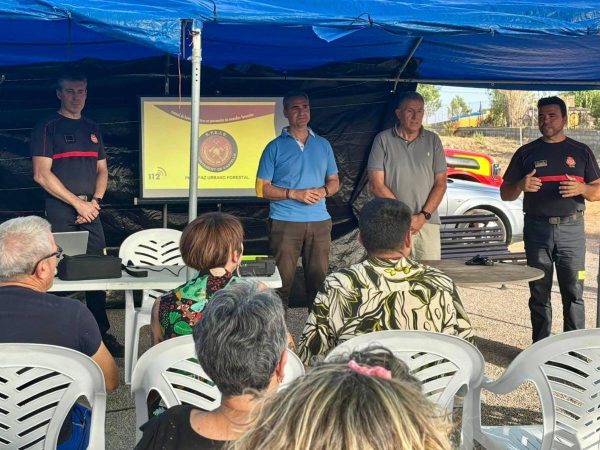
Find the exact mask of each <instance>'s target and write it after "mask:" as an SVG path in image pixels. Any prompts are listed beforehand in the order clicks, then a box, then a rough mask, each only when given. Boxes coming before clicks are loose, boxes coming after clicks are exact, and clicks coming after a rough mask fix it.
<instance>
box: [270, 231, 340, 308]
mask: <svg viewBox="0 0 600 450" xmlns="http://www.w3.org/2000/svg"><path fill="white" fill-rule="evenodd" d="M269 224H270V227H269V228H270V230H269V242H270V245H271V252H272V253H273V255H274V256H275V262H276V263H277V269H278V270H279V275H281V284H282V287H281V289H280V290H279V295H280V296H281V300H282V302H283V305H284V307H285V308H286V309H287V306H288V303H289V295H290V289H291V287H292V283H293V281H294V275H295V273H296V266H297V264H298V258H299V257H300V256H302V267H303V269H304V280H305V282H306V285H305V289H306V298H307V299H308V302H309V307H311V306H312V303H313V302H314V299H315V297H316V295H317V292H318V291H319V289H321V287H322V285H323V281H324V280H325V276H326V275H327V270H328V269H329V250H330V248H331V220H330V219H329V220H323V221H318V222H288V221H283V220H274V219H271V220H269Z"/></svg>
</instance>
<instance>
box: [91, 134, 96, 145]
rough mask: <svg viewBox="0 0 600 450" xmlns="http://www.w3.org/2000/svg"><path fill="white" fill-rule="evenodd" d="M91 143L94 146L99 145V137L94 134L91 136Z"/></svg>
mask: <svg viewBox="0 0 600 450" xmlns="http://www.w3.org/2000/svg"><path fill="white" fill-rule="evenodd" d="M90 141H92V142H93V143H94V144H97V143H98V136H96V135H95V134H94V133H92V134H90Z"/></svg>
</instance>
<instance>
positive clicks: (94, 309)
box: [46, 197, 110, 336]
mask: <svg viewBox="0 0 600 450" xmlns="http://www.w3.org/2000/svg"><path fill="white" fill-rule="evenodd" d="M46 217H47V218H48V221H49V222H50V224H51V225H52V231H54V232H57V231H59V232H60V231H89V233H90V235H89V238H88V245H87V253H88V254H96V255H98V254H102V253H103V252H104V248H105V247H106V240H105V239H104V230H103V228H102V222H100V216H98V217H96V219H95V220H94V221H93V222H91V223H85V224H82V225H79V224H76V223H75V219H76V218H77V211H75V209H73V207H71V206H70V205H67V204H66V203H64V202H62V201H60V200H58V199H56V198H54V197H52V198H47V199H46ZM85 300H86V304H87V307H88V309H89V310H90V311H91V313H92V315H93V316H94V318H95V319H96V322H97V323H98V328H100V333H101V334H102V336H104V335H105V334H106V332H107V331H108V329H109V328H110V323H109V322H108V316H107V315H106V292H105V291H88V292H86V293H85Z"/></svg>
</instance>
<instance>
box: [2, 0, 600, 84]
mask: <svg viewBox="0 0 600 450" xmlns="http://www.w3.org/2000/svg"><path fill="white" fill-rule="evenodd" d="M181 19H192V20H194V23H195V27H196V28H197V29H199V30H201V31H202V52H203V56H202V59H203V61H202V62H203V64H205V65H209V66H211V67H215V68H222V67H225V66H227V65H229V64H244V63H253V64H260V65H264V66H267V67H272V68H273V69H275V70H279V71H289V70H294V69H303V68H314V67H319V66H322V65H325V64H329V63H333V62H340V61H351V60H356V59H368V58H389V57H402V56H408V55H409V54H411V51H412V50H415V51H414V54H413V55H412V57H413V58H415V59H416V60H418V61H420V66H419V76H418V81H419V82H437V83H439V82H444V83H452V84H465V85H480V84H484V85H486V84H487V85H490V84H491V83H494V85H495V86H512V85H515V86H519V87H531V86H532V85H536V86H539V84H540V83H544V84H545V85H547V86H548V89H553V88H560V87H562V86H569V87H574V88H577V87H582V86H597V84H598V80H597V74H598V73H600V70H599V69H600V58H598V56H600V36H599V32H600V8H599V5H598V4H597V2H595V1H591V0H588V1H571V2H562V1H551V0H541V1H532V0H506V1H503V2H501V3H499V2H496V1H495V0H433V1H428V2H422V1H418V0H409V1H394V0H361V1H359V0H345V1H343V2H323V1H321V0H300V1H297V2H294V3H293V5H289V4H288V2H282V1H281V0H267V1H260V2H257V1H253V0H227V1H225V0H216V1H206V0H141V1H139V2H123V1H122V0H71V1H59V0H43V1H42V0H5V1H3V2H2V4H0V64H1V65H16V64H28V63H33V62H42V61H65V60H76V59H79V58H82V57H95V58H103V59H112V60H114V59H133V58H143V57H146V56H150V55H153V54H158V53H161V52H162V53H170V54H173V55H176V54H179V53H180V48H181V47H180V42H181V36H182V31H181V22H180V21H181ZM419 38H422V41H420V40H419ZM417 43H419V45H418V46H417ZM415 47H416V49H415Z"/></svg>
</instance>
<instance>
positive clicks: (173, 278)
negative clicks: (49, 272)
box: [49, 266, 281, 292]
mask: <svg viewBox="0 0 600 450" xmlns="http://www.w3.org/2000/svg"><path fill="white" fill-rule="evenodd" d="M146 269H147V270H148V276H147V277H143V278H138V277H132V276H131V275H129V274H127V273H126V272H125V271H123V272H122V273H123V276H122V277H121V278H110V279H101V280H83V281H65V280H61V279H59V278H55V279H54V284H53V285H52V287H51V288H50V289H49V291H50V292H52V291H68V292H71V291H128V290H138V289H161V290H169V289H175V288H176V287H178V286H181V285H182V284H183V283H185V281H186V267H185V266H165V267H161V266H153V267H139V269H138V270H146ZM160 269H164V270H160ZM134 270H135V269H134ZM243 278H244V279H247V280H253V281H260V282H262V283H264V284H265V285H267V286H268V287H270V288H273V289H274V288H279V287H281V277H280V276H279V270H277V267H276V268H275V273H274V274H273V275H271V276H270V277H243Z"/></svg>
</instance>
